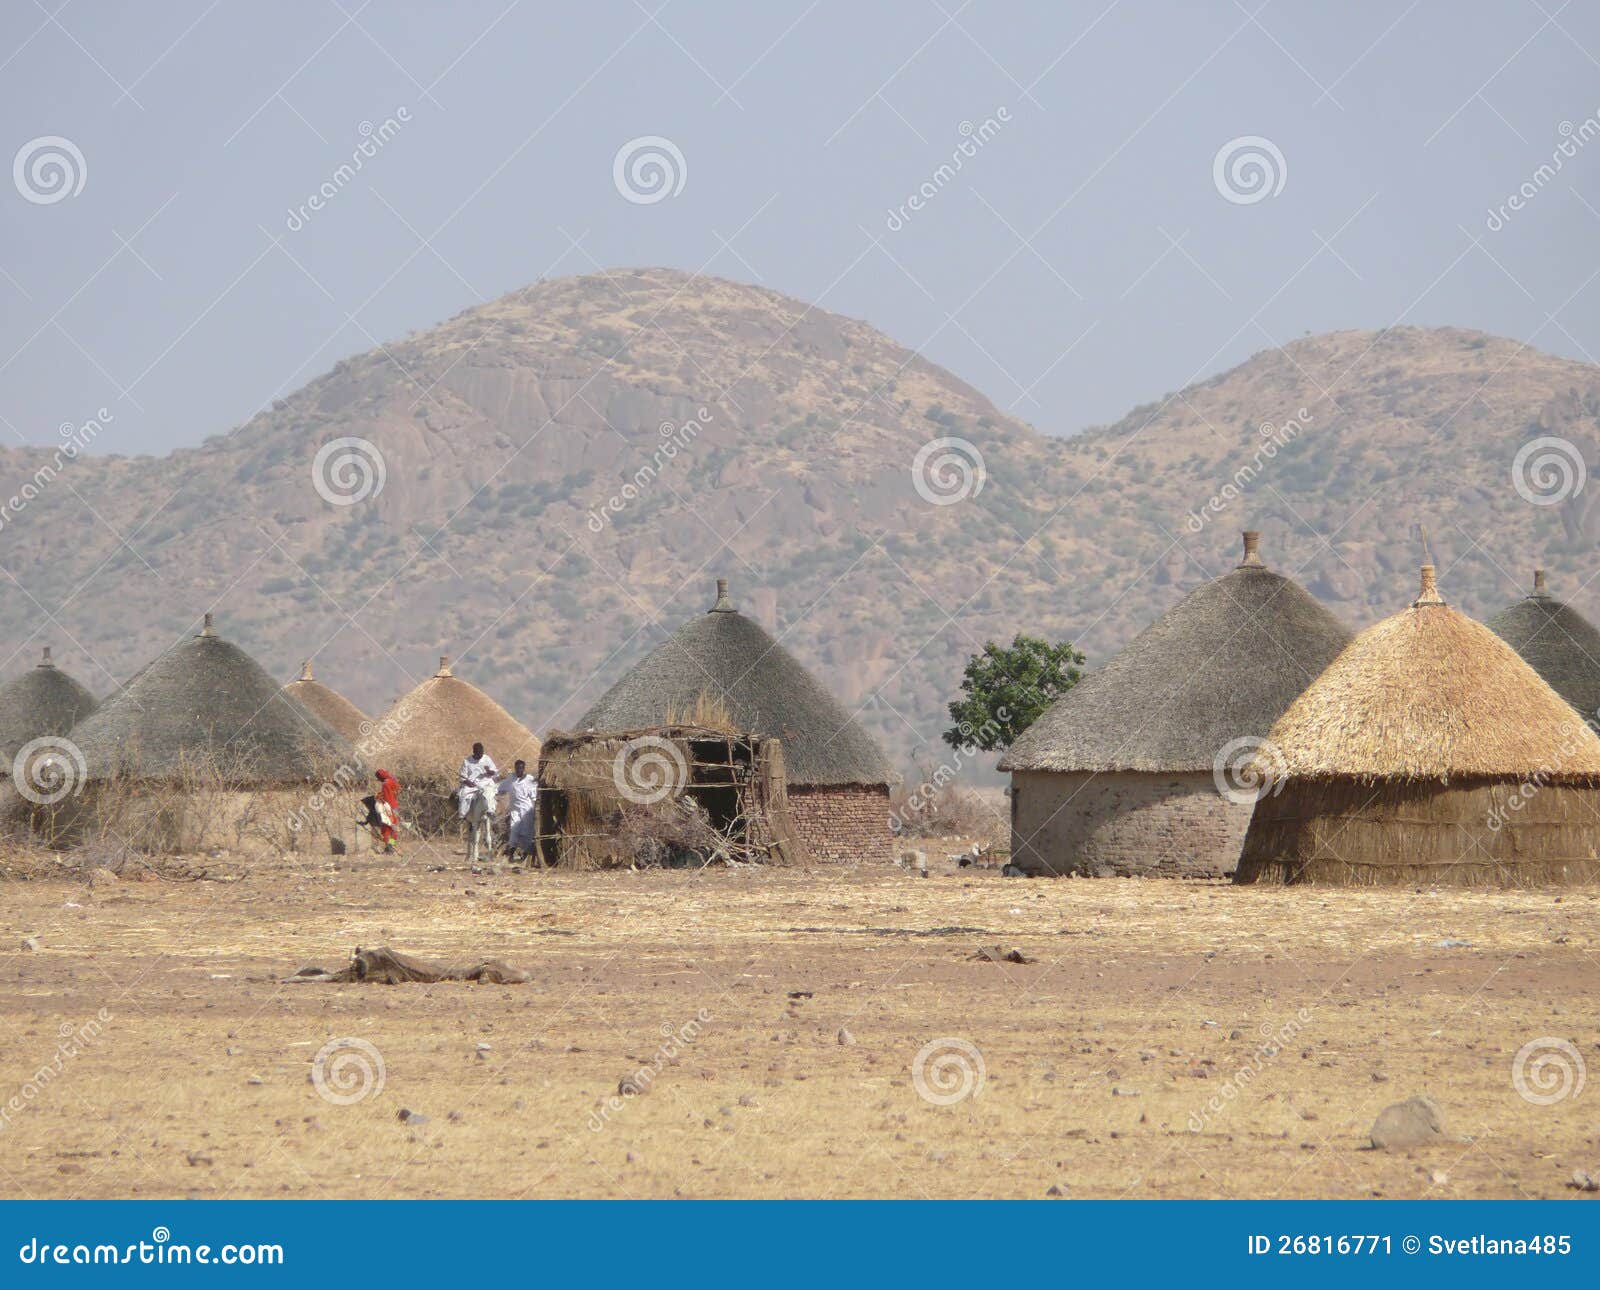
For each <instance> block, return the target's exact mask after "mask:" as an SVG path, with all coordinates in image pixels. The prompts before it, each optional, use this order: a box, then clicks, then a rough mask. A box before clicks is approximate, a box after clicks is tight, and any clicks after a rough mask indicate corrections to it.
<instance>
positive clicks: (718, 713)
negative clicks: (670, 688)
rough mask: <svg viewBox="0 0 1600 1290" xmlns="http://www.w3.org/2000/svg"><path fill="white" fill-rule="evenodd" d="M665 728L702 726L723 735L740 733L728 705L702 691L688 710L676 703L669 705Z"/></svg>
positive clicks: (664, 722) (664, 723)
mask: <svg viewBox="0 0 1600 1290" xmlns="http://www.w3.org/2000/svg"><path fill="white" fill-rule="evenodd" d="M661 724H662V725H663V726H701V727H703V728H704V729H707V730H717V731H720V732H721V733H723V734H728V735H734V734H738V733H739V728H738V727H737V726H736V725H734V723H733V714H732V713H731V712H729V711H728V705H727V704H726V703H724V702H723V701H722V700H721V699H719V698H718V697H717V696H716V695H714V694H708V693H707V692H706V691H705V690H701V691H700V693H699V694H697V695H695V697H694V702H693V703H691V704H690V705H689V706H688V707H686V708H680V707H679V706H678V705H677V704H676V703H669V704H668V705H667V716H666V720H665V721H663V722H662V723H661Z"/></svg>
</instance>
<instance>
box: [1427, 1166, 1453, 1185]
mask: <svg viewBox="0 0 1600 1290" xmlns="http://www.w3.org/2000/svg"><path fill="white" fill-rule="evenodd" d="M1428 1181H1429V1182H1431V1183H1432V1184H1433V1185H1434V1186H1435V1187H1443V1186H1444V1185H1445V1184H1446V1183H1447V1182H1449V1181H1450V1175H1449V1174H1447V1173H1445V1171H1444V1170H1443V1169H1435V1170H1434V1171H1433V1172H1432V1173H1431V1174H1429V1175H1428Z"/></svg>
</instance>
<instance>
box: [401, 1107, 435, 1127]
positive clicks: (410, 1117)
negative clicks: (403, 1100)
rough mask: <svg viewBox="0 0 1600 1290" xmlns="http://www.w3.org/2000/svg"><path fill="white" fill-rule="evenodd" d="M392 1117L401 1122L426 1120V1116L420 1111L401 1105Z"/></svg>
mask: <svg viewBox="0 0 1600 1290" xmlns="http://www.w3.org/2000/svg"><path fill="white" fill-rule="evenodd" d="M394 1118H395V1119H397V1120H399V1121H400V1123H401V1124H426V1123H427V1122H428V1117H427V1116H425V1115H423V1114H422V1113H421V1112H420V1111H413V1110H410V1109H408V1108H407V1107H403V1106H402V1107H401V1108H400V1110H399V1111H398V1112H396V1114H395V1117H394Z"/></svg>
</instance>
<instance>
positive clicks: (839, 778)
mask: <svg viewBox="0 0 1600 1290" xmlns="http://www.w3.org/2000/svg"><path fill="white" fill-rule="evenodd" d="M707 701H709V702H710V703H711V704H713V705H720V706H721V707H722V708H723V709H724V710H725V711H726V714H727V718H728V720H729V722H730V723H731V725H732V726H733V727H734V728H735V729H737V730H740V731H743V732H748V733H755V734H762V735H768V736H776V737H777V738H779V739H781V740H782V741H783V755H784V761H785V763H786V764H787V767H788V772H789V783H790V784H791V785H801V786H805V785H825V784H887V783H888V782H889V763H888V761H887V760H886V759H885V758H884V755H883V752H882V751H881V750H880V749H879V747H878V745H877V744H876V743H874V742H873V739H872V737H871V736H870V735H869V734H867V732H866V731H865V730H863V729H862V728H861V726H860V725H859V724H858V723H857V721H856V719H855V718H854V717H852V716H851V715H850V714H849V713H848V712H847V711H845V709H844V706H843V705H842V704H840V702H839V701H838V699H836V698H834V697H833V695H831V694H830V693H828V691H827V690H826V689H825V688H824V687H823V686H822V684H821V683H820V682H819V681H818V680H817V679H816V678H815V677H814V676H812V675H811V673H810V672H808V671H806V669H805V668H804V667H803V666H802V665H801V663H800V661H799V660H798V659H796V658H795V657H794V655H792V654H791V653H789V651H788V650H786V649H784V648H783V646H782V645H780V644H778V642H777V641H775V640H773V639H772V637H770V636H769V635H767V633H766V632H765V631H763V630H762V628H761V627H760V626H759V625H758V624H757V623H754V622H751V621H750V619H748V618H746V617H745V616H744V615H743V614H741V613H739V612H738V611H737V610H736V609H734V607H733V604H732V602H731V601H730V600H729V599H728V584H727V582H726V580H722V579H719V580H718V582H717V601H716V604H714V605H713V606H712V607H711V609H710V610H709V611H708V612H707V613H704V614H701V615H699V616H698V617H696V618H692V619H690V620H689V621H688V622H686V623H685V624H684V625H683V626H682V627H680V628H679V629H678V630H677V631H676V632H674V633H673V634H672V635H671V636H669V637H668V638H667V639H666V640H664V641H662V642H661V644H660V645H658V646H656V648H655V649H653V650H651V651H650V653H649V654H647V655H645V657H644V658H643V659H642V660H640V662H639V664H638V665H637V666H636V667H635V668H634V669H633V670H632V671H630V672H629V673H628V674H627V675H626V676H624V677H623V678H622V679H621V680H620V681H618V682H617V683H616V684H615V685H614V686H612V687H611V688H610V689H609V690H607V691H606V693H605V694H604V695H603V696H602V697H601V699H600V701H599V702H598V703H597V704H595V705H594V707H592V708H591V709H589V711H588V712H586V713H585V714H584V715H583V716H582V717H581V718H580V719H579V721H578V729H580V730H597V731H602V732H605V731H614V730H639V729H642V728H645V727H651V726H661V725H667V724H670V723H671V722H672V721H673V720H675V719H677V718H678V717H679V716H680V715H681V714H684V713H690V712H693V711H695V710H696V709H697V708H699V707H701V706H702V705H703V704H704V703H706V702H707Z"/></svg>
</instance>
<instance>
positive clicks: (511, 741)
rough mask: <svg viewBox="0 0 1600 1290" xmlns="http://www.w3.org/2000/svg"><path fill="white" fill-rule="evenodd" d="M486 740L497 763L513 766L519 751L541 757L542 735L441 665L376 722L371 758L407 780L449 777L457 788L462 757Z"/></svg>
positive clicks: (443, 661)
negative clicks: (458, 770) (540, 736)
mask: <svg viewBox="0 0 1600 1290" xmlns="http://www.w3.org/2000/svg"><path fill="white" fill-rule="evenodd" d="M475 743H481V744H482V745H483V747H484V750H485V751H486V752H487V753H488V754H489V756H491V757H493V758H494V761H495V764H496V765H497V766H499V767H500V768H501V769H502V770H507V771H509V770H510V769H511V764H512V762H514V761H516V760H517V759H518V758H519V757H520V758H522V759H523V760H524V761H526V762H527V763H528V764H529V765H530V766H532V765H537V764H538V761H539V738H538V736H537V735H535V734H534V733H533V731H531V730H529V729H528V728H527V727H526V726H524V725H523V724H522V723H521V722H519V721H518V720H517V719H516V718H515V717H513V716H512V715H511V714H510V713H509V712H507V711H506V710H505V709H504V708H502V707H501V706H500V705H499V704H498V703H496V702H495V701H494V700H493V699H491V698H490V697H489V696H488V695H487V694H485V693H484V692H483V691H482V690H480V689H478V687H477V686H475V685H471V684H469V683H468V682H466V681H463V680H462V679H461V678H460V677H459V676H456V675H455V674H454V673H453V672H451V670H450V657H449V655H445V656H443V657H442V658H440V659H439V670H438V671H437V672H436V673H434V674H433V675H432V676H430V677H429V678H428V679H427V680H426V681H424V682H423V683H422V684H421V685H419V686H417V687H416V689H414V690H412V691H411V692H410V693H409V694H407V695H405V696H403V697H402V698H400V699H399V700H397V701H396V703H395V705H394V706H393V707H392V708H390V709H389V711H388V712H386V713H384V715H383V716H382V717H380V718H379V719H378V720H377V721H376V722H374V723H373V732H372V737H371V739H370V740H368V741H367V743H366V745H365V748H366V750H367V761H368V762H369V763H370V764H371V765H372V766H374V767H377V766H382V767H383V768H384V769H385V770H389V771H393V772H394V774H395V775H396V776H398V777H399V779H400V782H401V783H402V784H408V783H419V784H420V783H426V782H430V781H431V782H443V783H448V784H449V785H450V786H451V787H452V788H453V787H454V786H455V782H456V771H457V769H458V768H459V767H460V765H461V759H462V758H463V757H465V756H466V755H467V754H468V753H469V752H471V751H472V745H473V744H475Z"/></svg>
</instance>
